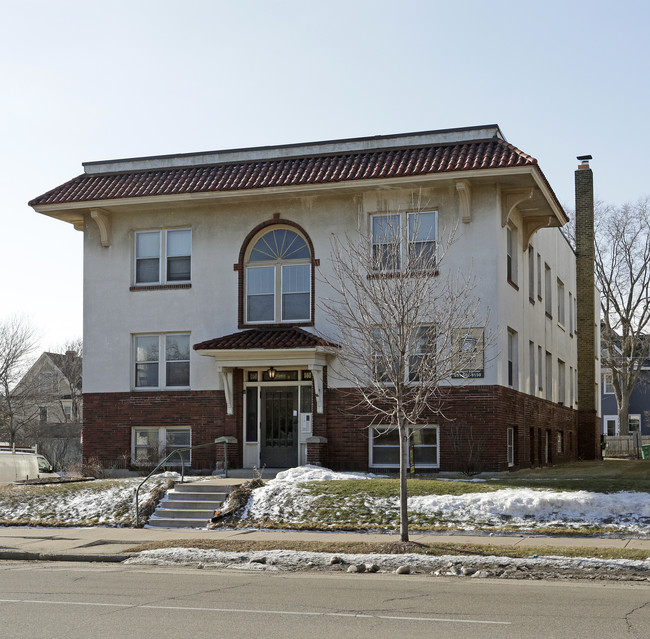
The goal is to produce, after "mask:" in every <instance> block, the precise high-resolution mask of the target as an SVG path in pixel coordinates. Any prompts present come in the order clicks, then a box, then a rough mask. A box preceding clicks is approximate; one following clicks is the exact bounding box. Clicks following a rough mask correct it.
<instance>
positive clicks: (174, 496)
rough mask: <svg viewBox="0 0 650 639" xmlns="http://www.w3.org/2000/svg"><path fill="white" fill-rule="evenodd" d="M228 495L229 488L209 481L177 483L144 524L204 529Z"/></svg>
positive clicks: (156, 526)
mask: <svg viewBox="0 0 650 639" xmlns="http://www.w3.org/2000/svg"><path fill="white" fill-rule="evenodd" d="M229 492H230V487H229V486H224V485H217V484H214V483H211V482H200V481H199V482H188V483H185V484H176V486H175V487H174V488H172V489H171V490H170V491H168V492H167V495H166V496H165V497H164V498H163V499H162V500H161V502H160V503H159V504H158V507H157V508H156V510H155V512H154V513H153V515H151V517H149V521H148V522H147V525H148V526H152V527H155V528H205V527H206V526H207V525H208V523H210V520H211V519H212V517H214V511H215V510H218V509H219V508H221V505H222V504H223V502H224V501H225V499H226V497H227V496H228V493H229Z"/></svg>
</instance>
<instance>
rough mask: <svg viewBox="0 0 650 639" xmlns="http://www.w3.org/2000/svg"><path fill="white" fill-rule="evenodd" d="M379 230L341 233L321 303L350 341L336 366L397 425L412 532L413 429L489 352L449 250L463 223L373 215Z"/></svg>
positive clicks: (403, 512)
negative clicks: (443, 228) (447, 225)
mask: <svg viewBox="0 0 650 639" xmlns="http://www.w3.org/2000/svg"><path fill="white" fill-rule="evenodd" d="M371 225H372V228H371V230H370V232H368V231H366V230H365V229H359V234H358V236H355V237H354V238H351V237H349V236H343V237H339V236H336V235H333V236H332V275H331V276H325V281H326V283H327V284H329V286H330V287H331V289H332V294H331V295H330V296H328V298H327V299H325V300H324V301H323V302H322V304H321V306H322V307H323V309H324V310H325V311H326V312H327V314H328V316H329V318H330V320H331V321H332V323H333V324H334V325H335V326H336V328H337V331H338V335H337V336H336V338H334V340H333V341H337V342H338V343H339V345H340V346H341V350H340V353H339V357H338V360H337V361H338V365H339V368H340V370H338V369H337V371H336V373H332V374H338V375H340V376H341V377H343V378H344V379H345V380H346V381H348V382H349V383H350V384H351V385H352V386H353V387H354V388H355V389H356V391H357V392H358V394H359V404H360V406H362V407H363V408H364V412H366V413H369V414H370V415H372V418H373V421H372V423H371V427H373V428H379V429H389V428H394V427H397V429H398V434H399V443H400V449H399V450H400V453H399V460H400V536H401V539H402V541H408V514H407V469H408V453H409V436H410V431H411V428H412V427H413V426H415V425H417V424H422V423H423V422H422V420H423V419H427V420H428V419H431V416H432V415H434V416H435V415H440V414H441V411H442V407H443V403H444V402H443V399H444V392H443V387H441V384H443V383H445V382H448V381H449V380H451V378H452V377H456V378H463V377H468V376H471V371H472V369H474V367H475V365H476V360H477V358H481V361H482V358H483V349H482V348H481V344H482V343H484V342H483V341H484V340H485V331H484V327H485V326H486V323H487V317H481V316H480V312H479V300H478V298H477V296H476V295H475V294H474V282H473V279H472V278H471V277H470V275H469V273H468V271H467V270H464V271H463V272H460V271H458V272H453V271H451V270H449V269H448V268H447V267H446V264H445V258H446V257H447V252H448V250H449V248H450V246H451V244H452V241H453V237H454V233H455V228H454V229H451V230H450V231H449V232H447V233H444V232H443V233H442V234H439V233H438V232H437V228H436V227H437V214H436V213H429V212H426V211H419V210H416V212H415V213H408V214H400V213H391V214H387V215H384V216H374V217H373V219H372V222H371Z"/></svg>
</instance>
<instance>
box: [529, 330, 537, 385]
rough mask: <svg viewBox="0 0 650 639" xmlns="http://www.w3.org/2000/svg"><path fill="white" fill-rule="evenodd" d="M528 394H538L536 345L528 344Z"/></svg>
mask: <svg viewBox="0 0 650 639" xmlns="http://www.w3.org/2000/svg"><path fill="white" fill-rule="evenodd" d="M528 392H529V393H530V394H531V395H535V394H536V392H537V387H536V380H535V343H534V342H532V341H529V342H528Z"/></svg>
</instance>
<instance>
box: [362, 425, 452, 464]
mask: <svg viewBox="0 0 650 639" xmlns="http://www.w3.org/2000/svg"><path fill="white" fill-rule="evenodd" d="M424 429H428V430H435V433H436V443H435V444H424V445H422V446H418V448H435V449H436V462H435V464H415V468H440V427H439V426H438V424H422V425H419V424H418V425H415V426H409V427H408V429H407V430H408V431H409V437H410V433H411V432H412V431H415V430H424ZM393 430H397V426H377V427H372V428H371V429H370V437H369V438H368V440H369V441H368V445H369V452H368V459H369V466H370V468H399V442H398V444H397V445H394V444H392V445H386V446H385V448H396V449H397V463H396V464H385V463H375V461H374V448H375V446H374V437H375V433H377V434H380V435H381V434H384V433H387V432H388V431H393ZM378 447H382V448H383V447H384V446H381V445H378Z"/></svg>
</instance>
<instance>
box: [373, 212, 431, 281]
mask: <svg viewBox="0 0 650 639" xmlns="http://www.w3.org/2000/svg"><path fill="white" fill-rule="evenodd" d="M370 237H371V245H372V246H371V251H372V270H373V271H374V272H376V273H399V272H402V271H404V270H408V269H416V270H417V269H422V268H430V267H432V266H435V257H436V245H437V241H438V211H418V212H411V213H408V212H406V213H375V214H373V215H371V216H370Z"/></svg>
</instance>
